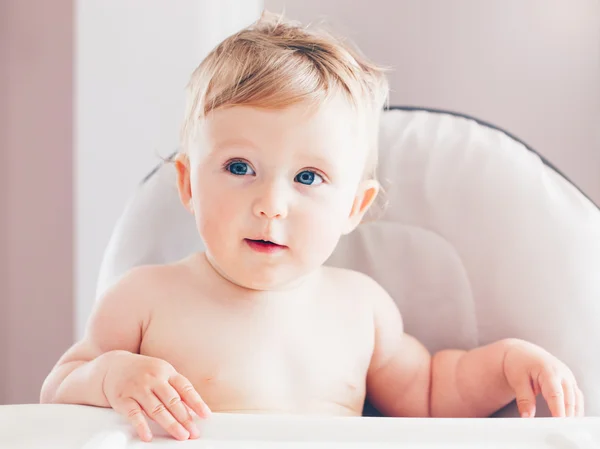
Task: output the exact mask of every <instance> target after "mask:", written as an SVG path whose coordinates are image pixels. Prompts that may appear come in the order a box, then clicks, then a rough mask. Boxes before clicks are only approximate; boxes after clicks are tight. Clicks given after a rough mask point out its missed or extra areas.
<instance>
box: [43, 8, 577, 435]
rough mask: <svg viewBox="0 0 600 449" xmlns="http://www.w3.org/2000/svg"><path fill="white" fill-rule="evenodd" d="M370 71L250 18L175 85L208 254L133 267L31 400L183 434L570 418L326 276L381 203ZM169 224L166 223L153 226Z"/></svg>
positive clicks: (530, 386) (386, 305)
mask: <svg viewBox="0 0 600 449" xmlns="http://www.w3.org/2000/svg"><path fill="white" fill-rule="evenodd" d="M387 94H388V85H387V82H386V79H385V76H384V72H383V70H382V69H380V68H378V67H377V66H376V65H374V64H372V63H371V62H369V61H367V60H366V59H365V58H364V57H363V56H361V55H360V54H359V53H358V52H357V51H355V50H353V49H352V48H351V47H349V46H348V45H346V44H345V43H343V42H341V41H339V40H337V39H335V38H333V37H331V36H329V35H327V34H325V33H322V32H316V31H312V30H308V29H306V28H303V27H300V26H299V25H297V24H296V23H294V22H289V21H286V20H283V19H282V18H281V17H279V16H274V15H268V14H265V15H263V17H262V18H261V19H260V20H259V21H258V22H257V23H255V24H253V25H252V26H250V27H248V28H247V29H244V30H242V31H240V32H239V33H237V34H235V35H233V36H231V37H229V38H228V39H226V40H225V41H224V42H222V43H221V44H220V45H219V46H217V47H216V48H215V49H214V50H213V51H212V52H211V53H210V54H209V55H208V56H207V58H206V59H205V60H204V61H203V62H202V64H201V65H200V66H199V67H198V68H197V69H196V71H195V72H194V73H193V75H192V77H191V81H190V84H189V96H188V105H187V108H186V115H185V121H184V125H183V129H182V150H181V152H180V154H179V155H178V156H177V157H176V159H175V161H174V164H175V167H176V171H177V185H178V189H179V195H180V198H181V201H182V203H183V205H184V207H185V208H187V210H188V211H189V212H190V213H191V214H193V216H194V217H195V223H196V226H197V229H198V232H199V234H200V235H201V237H202V239H203V242H204V245H205V247H206V250H205V251H204V252H202V253H200V254H193V255H190V256H189V257H188V258H186V259H185V260H181V261H179V262H177V263H173V264H168V265H164V266H157V265H155V266H142V267H138V268H135V269H133V270H131V272H129V273H127V274H126V275H125V276H123V277H122V279H120V280H119V282H117V283H116V284H115V285H114V286H113V287H112V288H111V289H110V290H109V291H108V292H107V293H105V294H104V295H103V297H102V298H100V299H99V300H98V302H97V303H96V307H95V309H94V311H93V313H92V315H91V317H90V320H89V323H88V326H87V330H86V333H85V336H84V337H83V339H82V340H81V341H79V342H77V343H76V344H75V345H73V347H71V348H70V349H69V350H68V351H67V352H66V353H65V354H64V355H63V356H62V357H61V358H60V360H59V361H58V363H57V364H56V366H55V367H54V369H53V370H52V372H51V373H50V374H49V375H48V377H47V379H46V381H45V382H44V385H43V387H42V391H41V402H44V403H70V404H87V405H93V406H99V407H112V408H113V409H114V410H116V411H117V412H118V413H120V414H122V415H123V416H124V417H126V418H127V419H128V420H129V421H130V422H131V424H132V425H133V426H134V427H135V429H136V431H137V433H138V435H139V437H140V438H141V439H142V440H144V441H149V440H150V439H151V438H152V434H151V432H150V427H149V424H148V419H152V420H153V421H155V422H156V423H157V424H158V425H159V426H161V427H163V428H164V429H165V430H166V431H167V432H169V434H170V435H172V436H173V437H174V438H176V439H180V440H185V439H190V438H192V439H193V438H198V437H199V430H198V427H197V424H198V421H197V420H198V419H205V418H208V417H209V416H210V413H211V412H231V413H234V412H235V413H299V414H330V415H341V416H357V415H361V413H362V410H363V404H364V402H365V399H367V398H368V400H369V402H370V403H371V404H372V405H373V406H374V407H376V408H377V409H378V410H379V411H380V412H381V413H382V414H384V415H387V416H407V417H409V416H410V417H429V416H438V417H449V416H455V417H485V416H489V415H491V414H493V413H494V412H495V411H497V410H498V409H500V408H502V407H503V406H505V405H507V404H508V403H510V402H511V401H513V400H515V399H516V400H517V403H518V407H519V410H520V413H521V415H522V416H524V417H525V416H534V414H535V398H536V396H537V395H538V394H540V393H541V394H542V395H543V397H544V398H545V400H546V401H547V403H548V405H549V408H550V410H551V412H552V415H553V416H580V415H582V414H583V398H582V393H581V391H580V390H579V388H578V387H577V383H576V381H575V379H574V376H573V374H572V373H571V371H570V370H569V369H568V368H567V367H566V366H565V365H564V364H563V363H561V362H560V361H559V360H557V359H556V358H555V357H553V356H552V355H550V354H549V353H547V352H546V351H544V350H543V349H541V348H539V347H537V346H534V345H533V344H530V343H527V342H524V341H520V340H515V339H509V340H502V341H498V342H496V343H493V344H490V345H488V346H483V347H480V348H477V349H474V350H472V351H462V350H444V351H441V352H439V353H436V354H434V355H430V354H429V352H428V351H427V350H426V349H425V347H424V346H423V345H422V344H420V343H419V342H418V341H416V340H415V339H414V338H413V337H411V336H410V335H407V334H405V333H404V332H403V324H402V318H401V315H400V313H399V311H398V309H397V307H396V305H395V303H394V301H393V299H392V298H390V296H389V295H388V294H387V293H386V292H385V291H384V290H383V289H382V288H381V287H380V286H379V285H378V284H377V283H376V282H375V281H373V280H372V279H370V278H369V277H367V276H365V275H363V274H360V273H357V272H353V271H349V270H343V269H336V268H330V267H326V266H324V263H325V262H326V260H327V259H328V258H329V256H330V255H331V254H332V252H333V251H334V248H335V247H336V244H337V243H338V240H339V239H340V237H341V236H342V235H344V234H347V233H350V232H352V231H353V230H354V229H355V228H356V227H357V226H358V225H359V223H360V222H361V220H362V219H363V217H364V215H365V213H366V212H367V211H368V210H369V208H370V207H371V205H372V204H373V203H374V200H375V199H376V197H377V195H378V191H379V184H378V182H377V180H376V177H375V171H376V166H377V140H378V135H377V130H378V127H379V117H380V113H381V111H382V110H383V108H384V106H385V103H386V101H387ZM165 219H166V220H168V219H169V217H165Z"/></svg>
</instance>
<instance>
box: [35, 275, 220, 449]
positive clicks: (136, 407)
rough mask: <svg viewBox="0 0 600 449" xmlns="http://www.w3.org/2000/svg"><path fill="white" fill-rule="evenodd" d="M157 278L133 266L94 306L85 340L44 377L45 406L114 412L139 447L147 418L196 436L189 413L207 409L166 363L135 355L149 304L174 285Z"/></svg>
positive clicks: (182, 436)
mask: <svg viewBox="0 0 600 449" xmlns="http://www.w3.org/2000/svg"><path fill="white" fill-rule="evenodd" d="M157 270H159V271H158V272H157ZM161 273H162V272H160V268H155V267H142V268H136V269H134V270H133V271H131V272H130V273H129V274H127V275H126V276H125V277H124V278H123V279H122V280H121V281H120V282H119V283H117V285H115V286H114V287H113V288H112V289H111V290H110V291H109V292H108V293H106V294H105V295H104V297H103V298H101V299H100V300H99V302H98V303H97V304H96V308H95V309H94V311H93V313H92V316H91V318H90V320H89V323H88V326H87V330H86V333H85V336H84V338H83V339H82V340H81V341H79V342H78V343H76V344H75V345H74V346H72V347H71V348H70V349H69V350H68V351H67V352H66V353H65V354H64V355H63V356H62V357H61V358H60V360H59V361H58V363H57V364H56V366H55V367H54V369H53V370H52V372H51V373H50V374H49V375H48V377H47V378H46V381H45V382H44V385H43V386H42V391H41V396H40V401H41V402H42V403H44V402H50V403H67V404H83V405H94V406H99V407H112V408H113V409H114V410H115V411H117V412H118V413H120V414H122V415H123V416H124V417H126V418H127V419H128V420H129V421H130V422H131V424H132V425H133V426H134V427H135V428H136V430H137V433H138V435H139V436H140V438H142V439H143V440H144V441H150V440H151V439H152V433H151V431H150V428H149V426H148V422H147V420H146V416H147V417H148V418H150V419H152V420H154V421H156V422H157V423H158V424H159V425H160V426H162V427H163V428H164V429H165V430H167V431H168V432H169V433H170V434H171V435H172V436H173V437H175V438H177V439H180V440H185V439H188V438H197V437H198V436H199V431H198V428H197V426H196V425H195V424H194V422H193V418H192V416H191V414H190V412H189V409H191V410H193V411H194V412H196V414H197V415H198V416H199V417H207V416H208V415H209V414H210V410H209V409H208V407H207V406H206V404H205V403H204V402H203V400H202V398H201V397H200V395H199V394H198V392H197V391H196V390H195V389H194V387H193V385H192V384H191V382H190V381H189V380H188V379H186V378H185V377H184V376H182V375H181V374H180V373H178V372H176V371H175V368H174V367H173V366H171V365H170V364H169V363H168V362H166V361H165V360H162V359H159V358H155V357H150V356H146V355H141V354H139V352H140V345H141V341H142V336H143V334H144V331H145V329H146V328H147V326H148V323H149V321H150V318H151V317H150V314H151V307H150V306H149V304H150V303H151V302H152V299H151V298H152V296H153V294H155V293H154V292H156V291H160V286H161V285H163V284H164V283H168V282H170V281H171V279H170V278H169V277H168V276H167V277H166V278H164V279H163V280H160V279H161ZM157 282H158V285H157ZM186 406H187V407H186ZM188 408H189V409H188ZM144 414H145V415H144Z"/></svg>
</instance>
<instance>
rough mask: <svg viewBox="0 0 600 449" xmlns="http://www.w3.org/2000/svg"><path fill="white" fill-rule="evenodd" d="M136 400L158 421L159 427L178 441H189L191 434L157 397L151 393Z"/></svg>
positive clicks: (146, 393) (144, 394)
mask: <svg viewBox="0 0 600 449" xmlns="http://www.w3.org/2000/svg"><path fill="white" fill-rule="evenodd" d="M134 399H135V400H136V401H137V402H138V403H139V404H140V405H141V406H142V409H143V410H144V411H145V412H146V414H147V415H148V416H149V417H150V418H151V419H153V420H154V421H156V422H157V423H158V425H159V426H161V427H162V428H163V429H165V430H166V431H167V432H169V434H171V435H172V436H173V437H174V438H175V439H177V440H187V439H188V438H189V437H190V433H189V432H188V431H187V430H185V428H184V427H183V426H182V425H181V424H180V423H179V422H178V421H177V420H176V419H175V418H174V417H173V415H171V413H170V412H169V410H168V409H167V407H166V406H165V404H163V403H162V402H161V401H160V400H159V399H158V398H157V397H156V395H155V394H154V393H153V392H151V391H148V392H145V393H143V394H140V395H139V396H135V397H134Z"/></svg>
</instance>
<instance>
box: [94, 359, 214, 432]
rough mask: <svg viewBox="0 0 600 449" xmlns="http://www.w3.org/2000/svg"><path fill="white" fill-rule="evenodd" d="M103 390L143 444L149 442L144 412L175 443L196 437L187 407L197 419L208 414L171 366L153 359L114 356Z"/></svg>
mask: <svg viewBox="0 0 600 449" xmlns="http://www.w3.org/2000/svg"><path fill="white" fill-rule="evenodd" d="M103 391H104V394H105V395H106V399H107V400H108V403H109V404H110V406H111V407H112V408H113V409H114V410H115V411H116V412H117V413H120V414H121V415H123V416H125V417H126V418H127V419H128V420H129V421H130V422H131V424H133V426H134V427H135V429H136V431H137V433H138V435H139V436H140V438H141V439H142V440H143V441H150V440H151V439H152V433H151V431H150V427H149V425H148V422H147V421H146V418H145V416H144V413H145V414H146V415H147V416H148V417H150V418H151V419H153V420H154V421H156V422H157V423H158V424H159V425H160V426H161V427H163V428H164V429H165V430H166V431H167V432H169V434H171V435H172V436H173V437H174V438H176V439H178V440H187V439H188V438H192V439H193V438H198V437H199V436H200V432H199V431H198V428H197V427H196V425H195V424H194V422H193V419H192V416H191V414H190V411H189V409H188V408H187V407H189V408H190V409H191V410H193V411H194V412H195V413H196V414H197V415H198V416H199V417H201V418H207V417H208V416H209V415H210V409H209V408H208V406H207V405H206V404H205V403H204V401H203V400H202V398H201V397H200V395H199V394H198V392H197V391H196V390H195V389H194V387H193V386H192V383H191V382H190V381H189V380H187V379H186V378H185V377H184V376H182V375H181V374H179V373H178V372H177V371H175V368H173V366H171V364H169V363H167V362H166V361H164V360H162V359H158V358H155V357H148V356H145V355H140V354H132V353H130V352H120V353H118V354H114V358H113V359H112V360H111V363H110V365H109V367H108V369H107V371H106V376H105V378H104V382H103ZM186 405H187V407H186Z"/></svg>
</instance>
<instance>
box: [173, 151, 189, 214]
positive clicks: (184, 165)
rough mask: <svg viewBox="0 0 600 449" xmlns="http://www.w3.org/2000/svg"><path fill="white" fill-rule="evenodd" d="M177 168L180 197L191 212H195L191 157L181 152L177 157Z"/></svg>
mask: <svg viewBox="0 0 600 449" xmlns="http://www.w3.org/2000/svg"><path fill="white" fill-rule="evenodd" d="M174 162H175V169H176V170H177V189H178V190H179V199H180V200H181V203H182V204H183V207H185V208H186V209H187V210H188V211H190V213H191V214H192V215H193V214H194V205H193V203H192V186H191V182H190V158H189V157H188V156H187V154H184V153H179V154H178V155H177V156H176V157H175V161H174Z"/></svg>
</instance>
